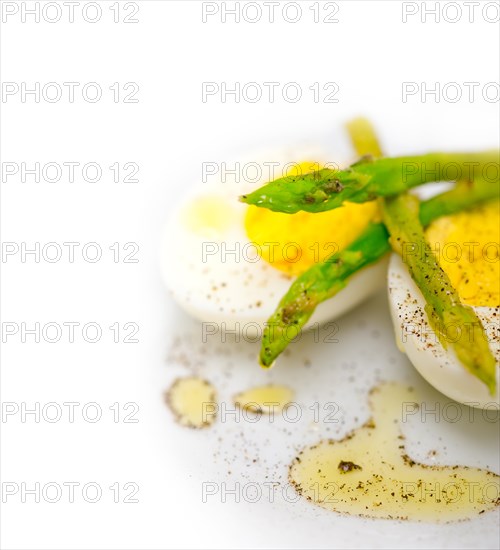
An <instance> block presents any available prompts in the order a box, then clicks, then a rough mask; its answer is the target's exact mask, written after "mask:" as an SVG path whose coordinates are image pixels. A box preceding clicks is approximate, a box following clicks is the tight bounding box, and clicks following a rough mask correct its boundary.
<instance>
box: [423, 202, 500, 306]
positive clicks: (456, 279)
mask: <svg viewBox="0 0 500 550" xmlns="http://www.w3.org/2000/svg"><path fill="white" fill-rule="evenodd" d="M426 237H427V240H428V241H429V243H430V245H431V249H432V250H433V251H434V252H435V253H436V254H437V255H438V258H439V264H440V266H441V267H442V268H443V270H444V271H445V272H446V274H447V275H448V277H449V278H450V280H451V283H452V285H453V286H454V287H455V288H456V289H457V291H458V293H459V295H460V298H461V300H462V301H463V302H464V303H466V304H469V305H473V306H489V307H496V306H499V305H500V261H499V260H500V259H499V242H500V202H499V201H495V202H492V203H488V204H486V205H484V206H481V207H478V208H475V209H474V210H470V211H467V212H460V213H458V214H454V215H452V216H446V217H443V218H440V219H438V220H436V221H435V222H433V223H432V224H431V225H430V226H429V227H428V228H427V231H426Z"/></svg>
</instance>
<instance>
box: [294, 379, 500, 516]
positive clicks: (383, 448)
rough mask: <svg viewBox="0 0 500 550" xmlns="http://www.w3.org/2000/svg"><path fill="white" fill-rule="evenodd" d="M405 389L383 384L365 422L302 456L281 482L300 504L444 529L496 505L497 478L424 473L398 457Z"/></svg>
mask: <svg viewBox="0 0 500 550" xmlns="http://www.w3.org/2000/svg"><path fill="white" fill-rule="evenodd" d="M415 401H416V394H415V392H414V391H413V390H411V389H410V388H404V387H401V386H399V385H397V384H384V385H382V386H379V387H378V388H375V389H374V390H372V392H371V394H370V402H371V406H372V418H371V419H370V420H369V421H368V422H367V423H365V424H364V425H363V426H362V427H360V428H358V429H357V430H355V431H353V432H351V433H350V434H349V435H348V436H347V437H345V438H344V439H342V440H340V441H335V440H322V441H320V442H319V443H318V444H316V445H314V446H312V447H306V448H304V449H303V450H302V451H301V452H300V453H299V455H298V456H297V457H296V458H295V459H294V460H293V462H292V464H291V465H290V468H289V479H290V482H291V483H292V484H293V486H294V487H295V489H296V491H297V492H298V493H299V494H300V495H302V496H303V497H304V498H306V499H307V500H309V501H311V502H314V503H315V504H318V505H320V506H322V507H324V508H327V509H328V510H332V511H335V512H341V513H344V514H352V515H358V516H366V517H372V518H384V519H408V520H413V521H433V522H436V521H437V522H449V521H458V520H465V519H470V518H473V517H475V516H476V515H478V514H482V513H485V512H487V511H489V510H492V509H493V508H495V507H496V506H498V505H499V501H500V499H499V490H500V487H499V479H500V478H499V476H498V475H496V474H494V473H492V472H489V471H487V470H482V469H479V468H470V467H467V466H435V465H433V466H430V465H425V464H420V463H418V462H416V461H414V460H412V459H411V458H410V457H409V456H408V455H407V454H406V451H405V444H404V437H403V435H402V434H401V432H400V427H399V420H400V419H401V416H402V412H401V411H402V404H403V403H404V402H415Z"/></svg>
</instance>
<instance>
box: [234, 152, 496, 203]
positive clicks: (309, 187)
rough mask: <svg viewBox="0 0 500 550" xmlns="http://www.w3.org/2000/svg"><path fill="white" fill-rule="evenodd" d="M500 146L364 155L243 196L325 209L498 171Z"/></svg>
mask: <svg viewBox="0 0 500 550" xmlns="http://www.w3.org/2000/svg"><path fill="white" fill-rule="evenodd" d="M498 164H499V151H490V152H484V153H468V154H454V153H430V154H427V155H422V156H414V157H399V158H381V159H377V160H373V157H372V156H365V157H362V158H361V159H360V160H359V161H358V162H356V163H355V164H353V165H351V166H350V167H349V168H347V169H345V170H333V169H330V168H323V169H321V170H317V171H315V172H310V173H309V174H304V175H301V176H286V177H283V178H280V179H277V180H274V181H272V182H270V183H267V184H266V185H264V186H263V187H261V188H260V189H257V190H256V191H253V192H252V193H250V194H248V195H242V196H241V197H240V200H241V201H242V202H244V203H247V204H253V205H256V206H260V207H264V208H268V209H269V210H273V211H275V212H285V213H288V214H293V213H295V212H299V211H300V210H304V211H306V212H324V211H326V210H332V209H333V208H338V207H339V206H342V204H343V203H344V202H345V201H349V202H356V203H361V202H366V201H370V200H374V199H375V198H377V197H389V196H393V195H398V194H400V193H403V192H405V191H407V190H408V189H410V188H412V187H415V186H417V185H421V184H423V183H427V182H432V181H455V180H468V181H473V180H475V179H477V178H479V177H482V176H484V177H487V176H488V174H489V173H490V172H493V171H494V170H496V172H497V173H498Z"/></svg>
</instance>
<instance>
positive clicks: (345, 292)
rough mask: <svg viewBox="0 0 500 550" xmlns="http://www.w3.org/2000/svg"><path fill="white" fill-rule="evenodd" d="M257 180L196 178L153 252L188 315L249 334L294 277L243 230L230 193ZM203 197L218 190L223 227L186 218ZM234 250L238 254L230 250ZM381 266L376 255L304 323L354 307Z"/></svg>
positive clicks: (373, 285)
mask: <svg viewBox="0 0 500 550" xmlns="http://www.w3.org/2000/svg"><path fill="white" fill-rule="evenodd" d="M275 158H276V157H275ZM287 158H290V156H288V157H287ZM291 158H294V157H291ZM295 158H297V156H295ZM302 158H318V156H311V155H309V156H304V155H302ZM285 164H286V162H283V163H282V166H284V165H285ZM264 183H265V180H264V181H262V182H259V183H258V184H252V185H250V186H249V185H248V183H247V184H240V185H236V184H234V183H231V184H228V183H227V182H222V181H220V180H215V179H214V180H212V181H211V182H210V183H209V184H208V183H205V184H198V185H195V186H194V187H193V188H192V189H191V190H190V192H189V194H188V195H187V196H186V197H185V199H184V201H183V202H182V204H180V205H178V207H177V208H176V209H175V211H174V212H173V214H172V215H171V217H170V219H169V220H168V223H167V225H166V227H165V230H164V234H163V240H162V245H161V254H160V256H161V257H160V261H161V271H162V275H163V280H164V282H165V284H166V286H167V288H168V289H169V291H170V293H171V295H172V296H173V298H174V299H175V301H176V302H177V303H178V304H179V305H180V306H181V307H182V308H183V309H184V310H185V311H186V312H187V313H188V314H189V315H191V316H193V317H195V318H196V319H199V320H200V321H202V322H204V323H213V324H214V325H216V327H217V328H218V329H221V330H227V331H234V330H236V331H238V332H239V333H243V334H248V335H249V337H253V336H254V335H255V334H257V335H258V334H260V333H261V332H262V329H263V328H264V326H265V322H266V321H267V319H268V318H269V317H270V316H271V314H272V313H273V311H274V310H275V308H276V306H277V304H278V302H279V300H280V299H281V297H282V296H283V295H284V294H285V293H286V292H287V290H288V289H289V287H290V285H291V283H292V281H293V277H291V276H289V275H287V274H285V273H283V272H281V271H279V270H277V269H276V268H274V267H272V266H271V265H270V264H268V263H267V262H266V261H265V260H264V259H262V258H260V257H258V255H257V253H256V252H257V251H256V249H255V247H254V246H252V245H251V243H250V242H249V238H248V236H247V235H246V232H245V228H244V217H245V213H246V209H247V206H246V205H244V204H242V203H239V202H238V200H237V197H238V195H240V194H243V193H245V192H248V191H250V190H252V189H255V188H257V187H259V186H260V185H263V184H264ZM206 196H210V197H217V198H218V200H220V201H221V204H224V218H225V219H224V223H223V224H222V225H224V227H223V229H222V230H220V231H217V230H210V229H207V230H206V231H193V230H192V228H190V227H189V226H188V224H186V222H185V215H184V212H185V210H186V208H189V205H190V204H192V202H193V201H195V200H196V199H198V198H200V197H206ZM291 240H293V238H292V239H291ZM204 243H205V244H204ZM245 247H246V248H245ZM224 248H225V249H226V251H227V253H226V254H224ZM235 249H238V250H239V251H240V254H238V255H234V254H231V253H230V252H229V251H230V250H235ZM214 250H216V252H215V253H210V252H213V251H214ZM204 251H205V254H204ZM243 251H245V252H246V253H245V254H244V253H243ZM386 272H387V261H386V260H382V261H379V262H377V263H376V264H374V265H372V266H368V267H366V268H365V269H363V270H362V271H360V272H359V273H357V274H355V275H354V276H353V277H352V278H351V280H350V281H349V283H348V285H347V286H346V288H344V289H342V290H341V291H340V292H339V293H338V294H337V295H336V296H334V297H333V298H332V299H330V300H328V301H327V302H325V303H323V304H320V305H319V306H318V308H317V309H316V311H315V313H314V314H313V316H312V317H311V319H310V320H309V323H308V325H307V326H308V327H309V326H311V325H313V324H315V323H324V322H326V321H329V320H332V319H335V318H336V317H338V316H340V315H342V314H343V313H345V312H347V311H348V310H350V309H352V308H354V307H355V306H356V305H358V304H359V303H361V302H362V301H363V300H365V299H366V298H368V297H369V296H371V295H372V294H373V293H374V292H376V291H377V290H379V289H381V288H382V287H383V286H384V284H385V280H386ZM214 330H215V329H214Z"/></svg>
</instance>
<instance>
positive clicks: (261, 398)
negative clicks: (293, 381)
mask: <svg viewBox="0 0 500 550" xmlns="http://www.w3.org/2000/svg"><path fill="white" fill-rule="evenodd" d="M293 395H294V394H293V391H292V390H291V389H290V388H288V387H287V386H278V385H273V384H270V385H267V386H257V387H255V388H251V389H249V390H246V391H243V392H241V393H239V394H237V395H235V396H234V402H235V404H236V405H238V406H239V407H242V408H244V409H248V410H249V411H252V412H258V413H261V414H273V413H274V412H279V411H281V410H283V409H284V408H286V406H287V405H288V404H289V403H290V402H291V401H292V399H293Z"/></svg>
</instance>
